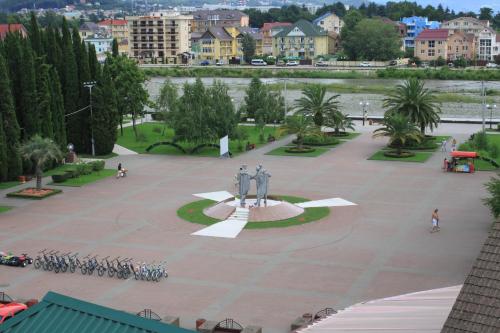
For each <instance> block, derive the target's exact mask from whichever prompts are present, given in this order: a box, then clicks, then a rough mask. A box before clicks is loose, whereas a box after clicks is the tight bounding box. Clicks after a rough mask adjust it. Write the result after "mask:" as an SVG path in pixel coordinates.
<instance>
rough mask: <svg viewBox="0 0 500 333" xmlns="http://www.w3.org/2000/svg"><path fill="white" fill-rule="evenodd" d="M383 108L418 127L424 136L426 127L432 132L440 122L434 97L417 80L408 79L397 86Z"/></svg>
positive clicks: (388, 96) (439, 109)
mask: <svg viewBox="0 0 500 333" xmlns="http://www.w3.org/2000/svg"><path fill="white" fill-rule="evenodd" d="M383 106H384V107H385V108H387V111H388V112H389V113H400V114H402V115H404V116H406V117H408V119H409V120H410V121H411V122H412V123H414V124H417V125H419V126H420V131H421V132H422V135H423V134H425V128H426V127H429V128H430V130H431V131H432V130H433V129H434V127H437V126H438V124H439V121H440V118H439V113H440V112H441V108H440V106H439V103H438V102H437V100H436V96H435V95H434V94H433V93H432V92H431V91H429V90H428V89H427V88H425V87H424V82H423V81H421V80H419V79H417V78H410V79H408V80H406V81H405V82H404V83H403V84H399V85H397V86H396V89H395V90H394V91H393V92H391V93H389V94H388V95H387V97H386V98H385V99H384V104H383Z"/></svg>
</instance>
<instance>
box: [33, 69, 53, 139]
mask: <svg viewBox="0 0 500 333" xmlns="http://www.w3.org/2000/svg"><path fill="white" fill-rule="evenodd" d="M37 73H38V75H37V99H36V105H37V112H38V115H39V117H40V134H41V135H42V137H44V138H49V139H53V138H54V129H53V122H52V120H53V119H52V110H51V109H52V100H51V90H50V83H49V82H50V76H49V65H47V64H40V65H39V66H38V70H37Z"/></svg>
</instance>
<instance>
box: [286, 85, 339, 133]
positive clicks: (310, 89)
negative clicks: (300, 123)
mask: <svg viewBox="0 0 500 333" xmlns="http://www.w3.org/2000/svg"><path fill="white" fill-rule="evenodd" d="M302 95H303V96H302V97H300V98H299V99H296V100H295V104H296V110H297V111H296V112H298V113H302V114H304V115H306V116H311V117H313V119H314V123H315V124H316V126H322V125H323V117H324V114H325V113H330V112H332V111H335V110H338V104H339V102H338V101H337V98H338V97H339V95H333V96H330V97H329V98H327V99H325V98H326V87H325V86H323V85H319V84H310V85H307V86H306V87H305V88H304V89H302Z"/></svg>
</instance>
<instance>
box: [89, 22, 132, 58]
mask: <svg viewBox="0 0 500 333" xmlns="http://www.w3.org/2000/svg"><path fill="white" fill-rule="evenodd" d="M97 25H99V26H100V27H103V28H105V29H106V30H107V31H108V32H109V33H110V35H111V37H113V38H114V39H116V41H117V42H118V52H119V53H120V54H128V38H129V35H128V24H127V20H113V19H108V20H104V21H101V22H99V23H97Z"/></svg>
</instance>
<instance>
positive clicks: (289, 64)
mask: <svg viewBox="0 0 500 333" xmlns="http://www.w3.org/2000/svg"><path fill="white" fill-rule="evenodd" d="M286 65H287V66H288V67H290V66H298V65H299V62H298V61H295V60H291V61H288V62H287V63H286Z"/></svg>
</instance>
